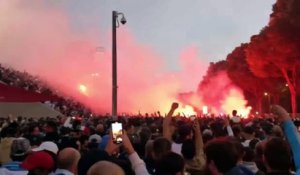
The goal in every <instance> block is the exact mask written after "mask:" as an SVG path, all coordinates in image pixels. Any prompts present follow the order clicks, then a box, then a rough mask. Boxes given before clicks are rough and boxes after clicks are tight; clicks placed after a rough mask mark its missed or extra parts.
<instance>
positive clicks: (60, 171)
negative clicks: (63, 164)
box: [52, 169, 74, 175]
mask: <svg viewBox="0 0 300 175" xmlns="http://www.w3.org/2000/svg"><path fill="white" fill-rule="evenodd" d="M59 174H63V175H74V173H72V172H70V171H69V170H65V169H56V170H55V172H54V173H53V174H52V175H59Z"/></svg>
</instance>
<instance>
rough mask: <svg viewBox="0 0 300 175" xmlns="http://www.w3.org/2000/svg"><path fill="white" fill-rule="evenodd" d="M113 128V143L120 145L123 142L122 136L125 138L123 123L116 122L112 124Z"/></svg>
mask: <svg viewBox="0 0 300 175" xmlns="http://www.w3.org/2000/svg"><path fill="white" fill-rule="evenodd" d="M111 128H112V138H113V142H114V143H116V144H120V143H122V142H123V139H122V136H123V127H122V123H119V122H114V123H112V124H111Z"/></svg>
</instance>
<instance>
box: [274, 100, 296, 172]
mask: <svg viewBox="0 0 300 175" xmlns="http://www.w3.org/2000/svg"><path fill="white" fill-rule="evenodd" d="M272 111H273V113H274V114H276V115H278V117H279V120H280V121H281V122H282V124H283V129H284V134H285V136H286V138H287V140H288V142H289V144H290V146H291V148H292V152H293V157H294V162H295V166H296V172H297V173H296V174H300V135H299V133H298V130H297V128H296V127H295V125H294V123H293V121H292V120H291V118H290V116H289V113H288V112H287V111H286V110H285V109H284V108H283V107H281V106H279V105H274V106H272Z"/></svg>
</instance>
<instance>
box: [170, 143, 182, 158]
mask: <svg viewBox="0 0 300 175" xmlns="http://www.w3.org/2000/svg"><path fill="white" fill-rule="evenodd" d="M181 147H182V143H175V142H173V143H172V147H171V150H172V151H173V152H174V153H177V154H179V155H182V154H181Z"/></svg>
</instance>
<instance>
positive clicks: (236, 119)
mask: <svg viewBox="0 0 300 175" xmlns="http://www.w3.org/2000/svg"><path fill="white" fill-rule="evenodd" d="M231 120H232V121H233V123H240V121H241V118H240V116H238V115H237V111H236V110H233V111H232V118H231Z"/></svg>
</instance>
